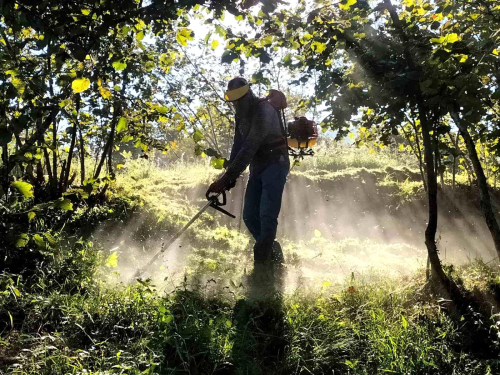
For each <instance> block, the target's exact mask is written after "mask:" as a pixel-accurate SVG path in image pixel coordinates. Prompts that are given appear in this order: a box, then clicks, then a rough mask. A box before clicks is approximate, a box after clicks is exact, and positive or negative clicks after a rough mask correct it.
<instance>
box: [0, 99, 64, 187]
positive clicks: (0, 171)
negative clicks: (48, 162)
mask: <svg viewBox="0 0 500 375" xmlns="http://www.w3.org/2000/svg"><path fill="white" fill-rule="evenodd" d="M58 112H59V107H58V106H57V108H54V109H52V111H51V112H50V114H49V115H48V116H47V117H46V118H45V120H44V121H43V122H42V126H40V127H39V128H38V129H37V130H36V131H35V132H34V133H33V134H32V135H31V136H30V137H29V138H27V139H26V141H25V142H24V144H23V145H22V146H21V147H20V148H19V150H17V151H16V152H15V153H14V154H13V155H11V156H9V155H8V153H7V147H3V153H2V160H3V165H2V166H1V167H0V177H1V178H2V182H3V183H4V184H5V183H8V180H9V174H10V172H11V171H12V169H13V168H14V166H15V165H16V164H17V163H16V162H14V160H15V159H18V158H19V157H21V156H22V155H24V154H25V153H26V152H27V151H28V150H29V149H30V148H31V147H32V146H33V145H34V144H35V143H36V142H37V141H38V140H39V139H43V136H44V134H45V131H46V130H47V129H48V128H49V126H50V124H51V122H52V118H54V117H55V116H56V115H57V113H58Z"/></svg>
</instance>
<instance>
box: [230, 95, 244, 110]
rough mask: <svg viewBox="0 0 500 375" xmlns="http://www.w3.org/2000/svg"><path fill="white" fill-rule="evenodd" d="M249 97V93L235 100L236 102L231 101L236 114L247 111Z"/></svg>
mask: <svg viewBox="0 0 500 375" xmlns="http://www.w3.org/2000/svg"><path fill="white" fill-rule="evenodd" d="M247 97H248V95H244V96H242V97H241V98H240V99H238V100H235V101H234V102H231V104H232V106H233V108H234V110H235V111H236V114H237V115H241V114H243V113H244V112H246V111H245V109H246V108H245V107H246V102H247V100H246V98H247Z"/></svg>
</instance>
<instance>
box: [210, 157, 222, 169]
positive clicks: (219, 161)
mask: <svg viewBox="0 0 500 375" xmlns="http://www.w3.org/2000/svg"><path fill="white" fill-rule="evenodd" d="M210 164H211V165H212V167H214V168H215V169H222V168H224V159H218V158H212V160H210Z"/></svg>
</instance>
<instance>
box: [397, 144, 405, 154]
mask: <svg viewBox="0 0 500 375" xmlns="http://www.w3.org/2000/svg"><path fill="white" fill-rule="evenodd" d="M398 150H399V151H400V152H402V151H404V150H405V146H404V145H403V144H400V145H399V147H398Z"/></svg>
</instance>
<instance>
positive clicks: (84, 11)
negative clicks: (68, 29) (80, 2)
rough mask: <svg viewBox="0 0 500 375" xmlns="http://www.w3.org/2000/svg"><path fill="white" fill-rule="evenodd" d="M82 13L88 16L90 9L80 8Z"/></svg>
mask: <svg viewBox="0 0 500 375" xmlns="http://www.w3.org/2000/svg"><path fill="white" fill-rule="evenodd" d="M82 14H83V15H84V16H88V15H89V14H90V9H82Z"/></svg>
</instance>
